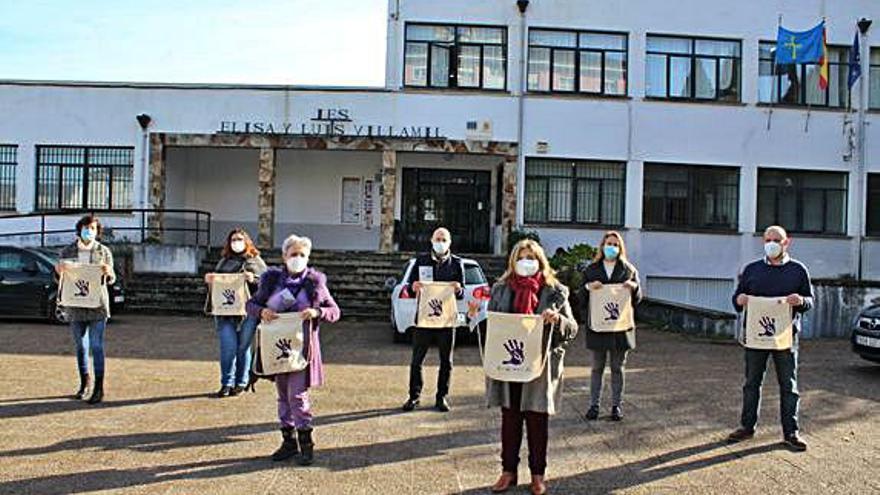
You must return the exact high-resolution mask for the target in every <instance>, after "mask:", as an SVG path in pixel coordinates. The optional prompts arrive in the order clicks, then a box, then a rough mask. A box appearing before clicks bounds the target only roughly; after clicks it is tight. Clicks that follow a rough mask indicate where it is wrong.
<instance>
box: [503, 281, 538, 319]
mask: <svg viewBox="0 0 880 495" xmlns="http://www.w3.org/2000/svg"><path fill="white" fill-rule="evenodd" d="M508 284H509V285H510V288H511V289H513V292H514V294H515V297H514V298H513V311H514V312H515V313H519V314H525V315H533V314H535V310H536V309H538V292H540V291H541V287H542V286H543V285H544V275H543V274H542V273H541V272H538V273H537V274H535V275H532V276H531V277H520V276H519V275H517V274H515V273H514V274H513V275H511V276H510V281H509V282H508Z"/></svg>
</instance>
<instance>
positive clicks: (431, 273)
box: [403, 227, 464, 412]
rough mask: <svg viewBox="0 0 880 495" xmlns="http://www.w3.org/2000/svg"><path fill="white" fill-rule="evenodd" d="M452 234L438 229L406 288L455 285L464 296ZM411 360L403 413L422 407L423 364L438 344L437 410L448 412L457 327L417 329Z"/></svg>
mask: <svg viewBox="0 0 880 495" xmlns="http://www.w3.org/2000/svg"><path fill="white" fill-rule="evenodd" d="M451 245H452V235H451V234H450V233H449V231H448V230H446V229H445V228H442V227H441V228H438V229H437V230H435V231H434V234H433V235H432V236H431V252H430V253H428V254H424V255H421V256H419V257H418V258H416V262H415V264H414V265H413V267H412V269H411V270H410V272H409V279H408V280H407V287H405V288H404V290H411V291H412V292H415V293H416V294H418V293H419V291H421V289H422V282H432V281H433V282H452V283H453V284H454V285H455V296H456V297H457V298H458V299H461V298H462V297H464V270H463V269H462V265H461V258H459V257H458V256H455V255H453V254H452V251H450V249H449V248H450V246H451ZM412 344H413V350H412V360H411V361H410V366H409V399H407V401H406V402H405V403H404V404H403V410H404V411H412V410H413V409H415V408H416V407H418V406H419V403H420V396H421V394H422V385H423V381H422V363H423V362H424V361H425V356H426V355H427V354H428V348H429V347H431V346H432V345H436V346H437V348H438V350H439V354H440V372H439V373H438V374H437V395H436V397H435V402H434V407H435V409H437V410H438V411H441V412H447V411H449V407H450V406H449V400H448V399H447V397H446V396H447V395H448V394H449V381H450V379H451V377H452V349H453V347H454V346H455V329H454V328H440V329H437V328H415V329H414V330H413V336H412Z"/></svg>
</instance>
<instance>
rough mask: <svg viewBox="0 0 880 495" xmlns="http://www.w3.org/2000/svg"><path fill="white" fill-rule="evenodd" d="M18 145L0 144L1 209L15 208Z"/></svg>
mask: <svg viewBox="0 0 880 495" xmlns="http://www.w3.org/2000/svg"><path fill="white" fill-rule="evenodd" d="M17 155H18V146H15V145H14V144H2V145H0V210H12V211H14V210H15V167H16V164H17V163H18V156H17Z"/></svg>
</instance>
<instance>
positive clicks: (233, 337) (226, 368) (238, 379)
mask: <svg viewBox="0 0 880 495" xmlns="http://www.w3.org/2000/svg"><path fill="white" fill-rule="evenodd" d="M214 322H215V324H216V325H217V336H218V337H220V385H221V386H226V387H233V386H235V385H238V386H241V387H244V386H245V385H247V384H248V381H249V380H250V370H251V341H252V340H253V339H254V332H255V331H256V330H257V324H258V323H259V322H260V321H259V320H258V319H256V318H251V317H249V316H248V317H245V318H241V317H237V316H217V317H215V318H214Z"/></svg>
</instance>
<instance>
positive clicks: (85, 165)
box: [34, 144, 135, 211]
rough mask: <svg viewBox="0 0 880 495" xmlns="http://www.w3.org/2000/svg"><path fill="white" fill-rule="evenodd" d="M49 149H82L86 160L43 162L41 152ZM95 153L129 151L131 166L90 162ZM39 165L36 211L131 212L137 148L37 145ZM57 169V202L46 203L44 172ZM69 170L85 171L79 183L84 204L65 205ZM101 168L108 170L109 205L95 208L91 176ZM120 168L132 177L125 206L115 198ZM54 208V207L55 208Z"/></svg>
mask: <svg viewBox="0 0 880 495" xmlns="http://www.w3.org/2000/svg"><path fill="white" fill-rule="evenodd" d="M48 149H56V150H82V151H83V160H82V162H81V163H63V162H60V163H56V162H43V161H41V159H40V152H41V151H42V150H48ZM95 150H102V151H128V152H129V153H130V154H129V157H128V158H129V160H128V164H127V165H119V164H113V165H105V164H93V163H90V160H89V154H90V153H93V152H94V151H95ZM34 152H35V164H36V167H35V168H36V181H35V193H36V195H35V208H34V209H35V211H55V210H74V211H75V210H84V209H88V210H103V211H112V210H126V209H130V208H131V206H132V203H133V200H134V197H133V196H134V191H135V189H134V146H119V145H110V146H101V145H59V144H47V145H42V144H41V145H36V146H35V150H34ZM52 167H57V168H58V171H57V175H56V177H55V180H54V181H53V183H54V184H55V187H57V189H58V191H57V195H56V197H55V198H54V199H52V200H50V204H49V205H46V204H43V202H42V201H41V200H42V199H43V198H44V197H48V196H42V195H41V187H42V186H43V185H44V184H43V183H42V179H43V173H44V169H48V168H52ZM65 169H81V170H82V175H81V176H80V177H79V179H78V181H79V182H80V183H81V184H80V187H81V188H82V190H81V198H82V201H81V204H79V205H75V206H66V205H65V202H64V170H65ZM97 169H106V171H107V172H108V177H107V183H108V188H107V197H106V201H107V204H106V206H104V205H101V206H95V205H90V204H89V175H90V172H91V171H92V170H97ZM116 169H123V170H127V171H128V173H129V178H128V181H127V182H128V184H129V188H128V199H129V201H128V202H127V203H126V204H124V205H121V206H120V205H117V204H115V203H117V202H118V199H119V198H117V197H116V196H115V195H114V186H115V184H114V172H115V171H116ZM53 205H54V206H53Z"/></svg>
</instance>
